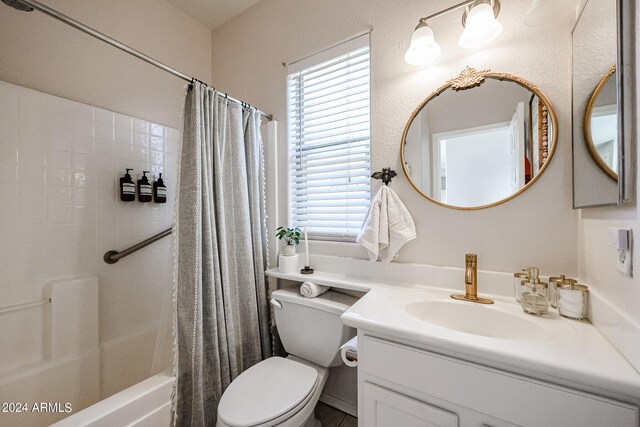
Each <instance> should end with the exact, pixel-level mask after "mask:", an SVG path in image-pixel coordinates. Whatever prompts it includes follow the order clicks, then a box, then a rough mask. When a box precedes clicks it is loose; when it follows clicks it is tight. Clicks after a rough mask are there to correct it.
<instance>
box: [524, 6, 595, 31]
mask: <svg viewBox="0 0 640 427" xmlns="http://www.w3.org/2000/svg"><path fill="white" fill-rule="evenodd" d="M584 2H585V0H533V3H532V4H531V8H530V9H529V11H528V12H527V14H526V15H525V16H524V24H525V25H526V26H527V27H543V26H549V25H557V24H559V23H561V22H562V21H564V19H565V18H567V16H569V15H571V14H573V15H576V14H577V11H578V10H579V9H580V8H581V5H582V4H584Z"/></svg>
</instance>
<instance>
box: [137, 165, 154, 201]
mask: <svg viewBox="0 0 640 427" xmlns="http://www.w3.org/2000/svg"><path fill="white" fill-rule="evenodd" d="M148 173H149V171H142V178H140V179H139V180H138V200H139V201H140V202H143V203H148V202H150V201H151V199H152V188H151V183H150V182H149V178H147V175H146V174H148Z"/></svg>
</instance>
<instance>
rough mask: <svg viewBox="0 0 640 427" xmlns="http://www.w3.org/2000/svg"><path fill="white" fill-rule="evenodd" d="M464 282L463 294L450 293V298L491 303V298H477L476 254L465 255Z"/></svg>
mask: <svg viewBox="0 0 640 427" xmlns="http://www.w3.org/2000/svg"><path fill="white" fill-rule="evenodd" d="M464 283H465V289H464V290H465V294H464V295H461V294H451V298H453V299H458V300H462V301H470V302H477V303H480V304H493V300H492V299H489V298H478V255H476V254H466V255H465V269H464Z"/></svg>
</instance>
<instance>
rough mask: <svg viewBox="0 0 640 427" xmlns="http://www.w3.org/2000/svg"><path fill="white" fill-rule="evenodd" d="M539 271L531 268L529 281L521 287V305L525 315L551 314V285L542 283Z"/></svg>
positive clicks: (524, 281)
mask: <svg viewBox="0 0 640 427" xmlns="http://www.w3.org/2000/svg"><path fill="white" fill-rule="evenodd" d="M539 271H540V270H539V269H538V268H536V267H531V268H529V277H530V278H529V280H523V281H522V285H521V286H520V294H521V300H520V305H521V306H522V309H523V310H524V312H525V313H528V314H534V315H537V316H541V315H543V314H547V313H548V312H549V293H548V292H549V285H547V284H546V283H544V282H541V281H540V278H539V277H538V275H539Z"/></svg>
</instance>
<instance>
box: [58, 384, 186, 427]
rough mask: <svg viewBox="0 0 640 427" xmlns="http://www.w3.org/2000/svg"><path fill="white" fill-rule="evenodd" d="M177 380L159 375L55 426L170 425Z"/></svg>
mask: <svg viewBox="0 0 640 427" xmlns="http://www.w3.org/2000/svg"><path fill="white" fill-rule="evenodd" d="M173 381H174V378H173V377H172V376H169V375H167V374H162V373H161V374H158V375H155V376H153V377H151V378H148V379H146V380H144V381H142V382H140V383H138V384H135V385H133V386H131V387H129V388H128V389H126V390H123V391H121V392H120V393H116V394H114V395H113V396H111V397H108V398H106V399H104V400H101V401H100V402H98V403H96V404H94V405H92V406H90V407H88V408H86V409H84V410H82V411H80V412H78V413H76V414H74V415H71V416H69V417H67V418H65V419H63V420H62V421H59V422H57V423H55V424H53V425H52V427H78V426H91V427H103V426H104V427H113V426H138V427H143V426H149V427H161V426H169V424H170V423H171V390H172V388H173Z"/></svg>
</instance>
